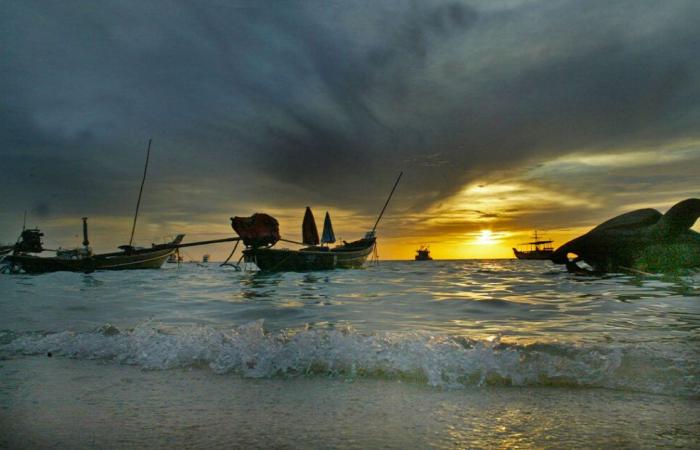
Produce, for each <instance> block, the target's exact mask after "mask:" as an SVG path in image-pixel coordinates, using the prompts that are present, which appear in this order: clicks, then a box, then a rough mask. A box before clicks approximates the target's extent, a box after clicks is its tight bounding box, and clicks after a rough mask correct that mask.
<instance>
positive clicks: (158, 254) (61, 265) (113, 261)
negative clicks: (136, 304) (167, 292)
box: [4, 248, 175, 274]
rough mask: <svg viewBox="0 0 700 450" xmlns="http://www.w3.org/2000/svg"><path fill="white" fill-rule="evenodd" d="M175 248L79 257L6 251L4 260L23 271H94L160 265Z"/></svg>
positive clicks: (151, 267)
mask: <svg viewBox="0 0 700 450" xmlns="http://www.w3.org/2000/svg"><path fill="white" fill-rule="evenodd" d="M173 253H175V249H174V248H168V249H161V250H153V251H150V250H149V251H142V252H137V253H133V254H128V253H120V254H107V255H94V256H91V257H87V258H81V259H64V258H57V257H50V258H42V257H39V256H33V255H9V256H6V257H5V261H4V262H5V263H6V264H10V265H11V266H14V268H16V269H20V270H22V271H24V272H26V273H32V274H34V273H47V272H61V271H65V272H94V271H96V270H134V269H159V268H160V267H161V266H162V265H163V263H164V262H165V261H166V260H167V259H168V257H169V256H170V255H171V254H173Z"/></svg>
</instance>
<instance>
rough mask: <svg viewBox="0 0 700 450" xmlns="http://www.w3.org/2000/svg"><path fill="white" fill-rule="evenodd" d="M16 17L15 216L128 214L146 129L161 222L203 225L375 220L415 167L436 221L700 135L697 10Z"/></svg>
mask: <svg viewBox="0 0 700 450" xmlns="http://www.w3.org/2000/svg"><path fill="white" fill-rule="evenodd" d="M3 10H4V11H5V12H4V13H3V15H2V17H0V40H1V45H2V49H3V51H2V53H3V57H2V58H1V59H0V94H1V95H2V98H3V101H2V102H1V103H0V143H1V147H0V158H1V161H2V166H3V172H4V173H5V175H4V176H5V186H6V191H7V192H8V194H9V195H6V196H5V198H4V199H3V200H2V203H1V204H2V209H3V210H5V211H16V210H20V211H21V210H22V209H24V207H25V206H24V205H27V204H29V205H31V207H32V208H34V210H35V211H36V213H38V214H40V213H42V212H43V213H45V214H54V213H55V214H60V213H70V214H83V213H96V212H100V213H105V212H112V213H115V214H129V213H130V211H131V208H132V207H133V206H132V205H133V197H135V193H136V189H137V186H136V184H137V179H138V176H139V171H140V165H141V163H142V159H143V151H144V147H145V143H146V140H147V138H148V137H151V136H153V137H154V138H155V140H156V147H155V149H154V150H155V156H154V158H155V164H154V167H153V172H152V178H150V179H149V182H150V183H153V185H152V186H153V188H152V190H151V191H150V192H151V193H150V195H151V196H152V197H151V200H150V202H151V204H150V208H151V210H152V211H156V210H158V211H162V212H165V211H173V210H183V209H186V210H187V211H190V212H192V214H199V213H207V212H211V211H215V210H217V209H221V208H222V205H224V204H226V207H231V205H235V204H236V202H237V201H238V202H241V204H254V203H255V201H256V200H259V201H261V202H264V203H265V204H266V205H274V204H275V203H277V204H279V205H285V206H288V205H289V204H290V203H292V204H298V205H301V206H304V205H306V204H313V203H314V202H324V203H325V204H338V205H342V206H343V207H345V208H354V209H357V210H359V211H363V212H367V211H371V210H374V209H376V208H377V207H378V206H379V205H380V203H381V198H382V196H383V195H384V194H385V191H386V190H387V189H388V188H389V187H390V184H391V181H392V179H393V177H394V176H395V174H396V173H397V172H398V170H400V169H406V170H407V171H408V173H407V177H406V179H405V184H404V185H403V186H402V199H401V200H400V201H402V202H403V203H404V205H405V206H407V207H410V208H414V210H420V209H421V208H423V207H425V206H426V205H427V203H429V202H432V201H435V200H436V199H439V198H443V197H445V196H447V195H449V194H451V193H453V192H454V191H455V190H456V189H458V188H459V187H460V186H461V185H463V183H465V182H467V181H469V180H472V179H474V178H475V177H478V176H480V175H482V174H484V173H487V172H489V171H492V170H495V169H504V168H508V167H518V166H519V165H521V164H529V163H532V162H536V161H538V160H541V159H543V158H548V157H552V156H553V155H559V154H562V153H566V152H571V151H581V150H589V151H602V150H605V151H609V150H610V149H615V148H619V149H626V148H633V147H635V146H637V145H644V146H646V147H648V146H650V145H659V147H660V148H662V147H663V145H664V144H665V143H666V142H670V141H673V140H677V139H697V138H698V134H700V131H699V130H700V129H698V127H697V123H698V119H700V114H699V113H700V110H699V108H700V59H698V58H697V55H698V54H700V48H699V44H698V43H699V42H700V32H699V31H698V27H697V23H698V22H699V21H700V3H698V2H696V1H668V2H655V1H654V2H652V1H649V2H647V1H637V0H635V1H587V2H580V1H573V0H572V1H523V2H502V3H495V4H494V2H486V1H485V2H457V1H448V2H442V1H416V2H408V1H405V2H403V1H401V2H400V1H387V2H375V1H353V2H320V1H304V2H291V1H290V2H265V4H262V6H261V2H242V1H240V2H213V1H212V2H185V1H183V2H175V1H171V2H167V1H160V2H141V1H134V2H124V1H122V2H100V3H95V2H87V1H86V2H81V1H72V2H71V1H68V2H29V1H27V2H6V3H5V4H4V5H3ZM174 185H177V186H178V188H177V189H176V190H177V192H178V193H179V195H178V196H172V195H170V194H172V189H171V190H168V189H167V188H168V187H169V186H170V187H172V186H174ZM198 193H199V194H198ZM202 193H207V194H206V195H207V197H206V198H202V195H205V194H202ZM425 193H430V195H425ZM234 207H235V206H234ZM231 212H233V213H235V212H237V211H231ZM226 214H228V212H226Z"/></svg>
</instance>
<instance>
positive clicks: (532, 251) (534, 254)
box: [513, 230, 554, 260]
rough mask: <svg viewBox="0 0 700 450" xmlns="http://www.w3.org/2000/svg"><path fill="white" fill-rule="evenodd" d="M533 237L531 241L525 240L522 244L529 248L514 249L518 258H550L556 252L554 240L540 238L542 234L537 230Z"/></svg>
mask: <svg viewBox="0 0 700 450" xmlns="http://www.w3.org/2000/svg"><path fill="white" fill-rule="evenodd" d="M532 237H533V239H532V241H531V242H524V243H522V244H520V245H523V246H528V248H527V249H524V250H518V249H517V248H514V249H513V254H515V257H516V258H518V259H540V260H546V259H550V258H551V256H552V253H554V248H553V247H552V242H554V241H552V240H549V239H540V236H538V234H537V230H535V233H534V234H533V236H532Z"/></svg>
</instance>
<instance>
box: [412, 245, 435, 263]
mask: <svg viewBox="0 0 700 450" xmlns="http://www.w3.org/2000/svg"><path fill="white" fill-rule="evenodd" d="M415 259H416V261H432V260H433V258H432V257H431V256H430V250H429V249H428V247H427V246H424V245H422V246H421V247H420V248H419V249H418V250H416V257H415Z"/></svg>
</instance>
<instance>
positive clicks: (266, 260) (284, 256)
mask: <svg viewBox="0 0 700 450" xmlns="http://www.w3.org/2000/svg"><path fill="white" fill-rule="evenodd" d="M243 258H244V260H245V262H247V263H254V264H255V265H256V266H258V268H259V269H260V270H262V271H266V272H305V271H313V270H331V269H335V267H336V264H337V261H338V258H337V257H336V255H335V254H333V253H331V252H328V251H326V252H315V251H301V250H285V249H274V248H256V249H248V250H244V251H243Z"/></svg>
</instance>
